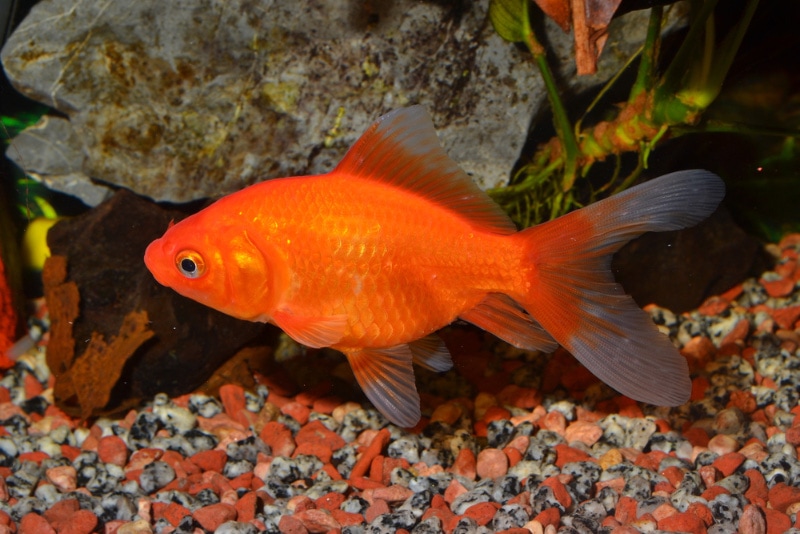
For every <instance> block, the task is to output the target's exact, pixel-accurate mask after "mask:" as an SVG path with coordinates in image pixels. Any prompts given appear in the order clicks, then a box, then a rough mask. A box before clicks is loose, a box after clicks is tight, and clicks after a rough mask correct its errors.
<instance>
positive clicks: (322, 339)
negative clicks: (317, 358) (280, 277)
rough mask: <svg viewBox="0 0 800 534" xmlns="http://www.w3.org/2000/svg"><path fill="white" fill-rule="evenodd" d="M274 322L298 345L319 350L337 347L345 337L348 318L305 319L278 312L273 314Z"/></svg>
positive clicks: (339, 316)
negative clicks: (332, 346)
mask: <svg viewBox="0 0 800 534" xmlns="http://www.w3.org/2000/svg"><path fill="white" fill-rule="evenodd" d="M272 322H273V323H275V325H277V326H278V327H279V328H280V329H281V330H283V331H284V332H286V333H287V334H288V335H289V337H291V338H292V339H294V340H295V341H297V342H298V343H301V344H303V345H305V346H307V347H311V348H313V349H319V348H322V347H330V346H331V345H335V344H336V343H338V342H339V340H341V339H342V337H344V331H345V328H346V326H347V316H345V315H334V316H330V317H303V316H297V315H294V314H292V313H291V312H288V311H285V310H278V311H276V312H275V313H273V314H272Z"/></svg>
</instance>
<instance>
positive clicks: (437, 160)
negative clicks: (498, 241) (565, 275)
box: [333, 106, 516, 234]
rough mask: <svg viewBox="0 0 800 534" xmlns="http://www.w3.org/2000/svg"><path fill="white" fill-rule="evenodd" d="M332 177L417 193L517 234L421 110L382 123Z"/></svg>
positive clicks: (411, 109)
mask: <svg viewBox="0 0 800 534" xmlns="http://www.w3.org/2000/svg"><path fill="white" fill-rule="evenodd" d="M333 172H334V173H341V174H349V175H351V176H358V177H360V178H367V179H371V180H379V181H381V182H385V183H387V184H390V185H393V186H396V187H400V188H403V189H406V190H408V191H412V192H414V193H417V194H419V195H420V196H422V197H425V198H427V199H428V200H430V201H431V202H435V203H437V204H439V205H441V206H444V207H446V208H448V209H451V210H453V211H456V212H458V213H459V214H460V215H462V216H464V217H465V218H467V219H468V220H470V221H472V222H473V223H474V224H476V225H478V226H482V227H484V228H487V229H491V230H493V231H495V232H497V233H501V234H510V233H513V232H515V231H516V228H515V227H514V223H513V222H511V219H509V218H508V215H506V214H505V212H504V211H503V210H502V209H501V208H500V207H499V206H498V205H497V204H496V203H495V202H494V201H493V200H492V199H490V198H489V196H488V195H486V193H484V192H483V191H481V189H480V188H479V187H478V186H477V185H475V183H473V181H472V180H471V179H470V177H469V176H467V174H466V173H465V172H464V171H463V170H462V169H461V168H460V167H459V166H458V165H457V164H456V163H455V162H454V161H453V160H451V159H450V157H448V155H447V153H445V151H444V150H443V149H442V147H441V145H440V144H439V138H438V137H437V136H436V130H434V128H433V122H431V118H430V115H428V112H427V111H425V108H423V107H422V106H412V107H408V108H402V109H398V110H395V111H392V112H391V113H387V114H386V115H384V116H382V117H380V118H379V119H378V120H377V121H375V123H373V124H372V126H370V127H369V128H368V129H367V131H366V132H364V134H363V135H362V136H361V138H360V139H359V140H358V141H356V143H355V144H354V145H353V146H352V147H351V148H350V150H349V151H348V152H347V154H346V155H345V157H344V159H342V161H341V163H339V165H338V166H337V167H336V169H335V170H334V171H333Z"/></svg>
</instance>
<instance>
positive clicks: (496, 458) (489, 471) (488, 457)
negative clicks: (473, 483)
mask: <svg viewBox="0 0 800 534" xmlns="http://www.w3.org/2000/svg"><path fill="white" fill-rule="evenodd" d="M475 471H476V473H477V475H478V477H480V478H491V479H494V478H498V477H501V476H503V475H505V474H506V472H507V471H508V457H507V456H506V455H505V453H504V452H503V451H501V450H500V449H494V448H488V449H483V450H482V451H480V452H479V453H478V459H477V464H476V468H475Z"/></svg>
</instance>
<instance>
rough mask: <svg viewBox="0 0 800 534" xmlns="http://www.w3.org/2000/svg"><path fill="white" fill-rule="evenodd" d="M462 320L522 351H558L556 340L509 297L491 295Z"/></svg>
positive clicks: (466, 313)
mask: <svg viewBox="0 0 800 534" xmlns="http://www.w3.org/2000/svg"><path fill="white" fill-rule="evenodd" d="M459 318H460V319H463V320H464V321H467V322H468V323H472V324H474V325H475V326H478V327H480V328H483V329H484V330H486V331H487V332H491V333H492V334H494V335H495V336H497V337H499V338H500V339H502V340H503V341H505V342H506V343H510V344H511V345H514V346H515V347H517V348H520V349H524V350H540V351H542V352H553V351H554V350H556V348H558V343H556V341H555V340H554V339H553V337H552V336H551V335H550V334H548V333H547V331H545V329H544V328H542V327H541V325H540V324H539V323H537V322H536V320H535V319H534V318H533V317H531V316H530V315H528V314H527V313H525V311H524V310H522V309H521V308H520V307H519V306H517V304H516V303H515V302H514V300H513V299H512V298H511V297H509V296H507V295H503V294H500V293H492V294H489V295H487V296H486V298H485V299H484V300H483V301H481V303H480V304H478V305H477V306H475V307H474V308H472V309H471V310H468V311H467V312H465V313H462V314H461V315H460V316H459Z"/></svg>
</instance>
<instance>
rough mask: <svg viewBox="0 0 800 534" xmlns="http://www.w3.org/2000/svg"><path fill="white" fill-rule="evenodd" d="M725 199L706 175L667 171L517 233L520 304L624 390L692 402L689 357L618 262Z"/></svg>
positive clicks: (658, 400)
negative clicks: (522, 261)
mask: <svg viewBox="0 0 800 534" xmlns="http://www.w3.org/2000/svg"><path fill="white" fill-rule="evenodd" d="M724 195H725V185H724V183H723V182H722V180H721V179H720V178H719V177H717V176H716V175H714V174H711V173H710V172H707V171H701V170H693V171H682V172H676V173H672V174H667V175H665V176H662V177H660V178H656V179H654V180H651V181H649V182H646V183H644V184H641V185H638V186H636V187H633V188H631V189H629V190H627V191H625V192H623V193H620V194H618V195H615V196H613V197H611V198H608V199H605V200H602V201H600V202H597V203H595V204H592V205H590V206H588V207H586V208H583V209H580V210H577V211H574V212H572V213H569V214H567V215H565V216H563V217H560V218H558V219H556V220H553V221H550V222H548V223H545V224H542V225H539V226H536V227H533V228H530V229H527V230H524V231H522V232H520V233H519V234H517V236H518V238H519V239H522V240H524V241H525V244H524V245H523V246H524V247H527V249H528V250H527V252H526V254H527V256H528V258H529V261H530V264H529V267H530V274H529V288H528V294H527V295H522V296H520V295H514V298H515V299H516V300H518V301H519V303H520V304H521V305H522V306H523V307H524V308H525V310H527V312H528V313H530V314H531V316H533V318H534V319H535V320H536V321H537V322H538V323H539V324H541V326H542V327H544V329H545V330H547V332H548V333H549V334H550V335H551V336H552V337H553V338H554V339H555V340H556V341H558V343H560V344H561V345H562V346H564V347H565V348H566V349H567V350H569V351H570V352H571V353H572V354H573V355H574V356H575V357H576V358H578V360H580V361H581V363H583V364H584V365H585V366H586V367H587V368H588V369H589V370H590V371H592V372H593V373H594V374H595V375H596V376H597V377H598V378H600V379H601V380H603V381H604V382H605V383H607V384H608V385H610V386H612V387H613V388H615V389H616V390H617V391H619V392H621V393H623V394H625V395H627V396H629V397H631V398H633V399H636V400H639V401H644V402H649V403H651V404H657V405H665V406H675V405H679V404H683V403H684V402H686V401H688V400H689V393H690V389H691V382H690V379H689V369H688V366H687V363H686V361H685V359H684V358H683V357H682V356H681V355H680V354H679V353H678V351H677V350H676V349H675V347H673V346H672V344H671V343H670V341H669V339H668V338H667V337H666V336H664V335H663V334H661V333H660V332H659V331H658V329H657V328H656V326H655V325H654V324H653V322H652V321H651V319H650V317H649V316H648V315H647V314H646V313H645V312H644V311H642V310H641V309H640V308H639V307H638V306H637V305H636V303H635V302H634V301H633V299H631V297H629V296H628V295H626V294H625V293H624V291H623V289H622V287H621V286H620V285H619V284H617V283H616V282H615V281H614V277H613V275H612V273H611V269H610V265H611V256H612V254H613V253H614V252H616V251H617V250H618V249H619V248H620V247H622V245H624V244H625V243H627V242H628V241H630V240H631V239H633V238H635V237H637V236H639V235H641V234H643V233H645V232H653V231H666V230H678V229H681V228H686V227H689V226H693V225H695V224H697V223H698V222H700V221H702V220H703V219H705V218H706V217H707V216H708V215H709V214H711V212H713V211H714V209H716V207H717V205H718V204H719V203H720V201H721V200H722V197H723V196H724Z"/></svg>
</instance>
